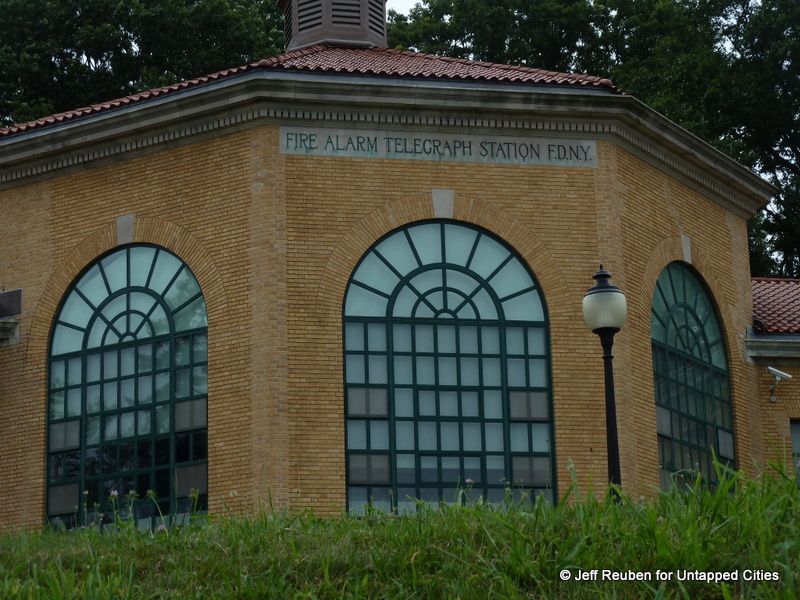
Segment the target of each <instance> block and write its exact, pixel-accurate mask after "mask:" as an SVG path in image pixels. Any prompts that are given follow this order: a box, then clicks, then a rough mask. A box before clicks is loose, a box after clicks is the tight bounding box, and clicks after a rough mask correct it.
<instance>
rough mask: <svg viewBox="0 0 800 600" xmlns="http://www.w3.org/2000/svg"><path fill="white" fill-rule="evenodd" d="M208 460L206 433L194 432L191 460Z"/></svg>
mask: <svg viewBox="0 0 800 600" xmlns="http://www.w3.org/2000/svg"><path fill="white" fill-rule="evenodd" d="M206 458H208V433H207V432H205V431H195V432H194V433H193V434H192V460H205V459H206Z"/></svg>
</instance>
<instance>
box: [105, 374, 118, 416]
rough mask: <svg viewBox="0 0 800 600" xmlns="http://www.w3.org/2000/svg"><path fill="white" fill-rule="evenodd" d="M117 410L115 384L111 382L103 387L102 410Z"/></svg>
mask: <svg viewBox="0 0 800 600" xmlns="http://www.w3.org/2000/svg"><path fill="white" fill-rule="evenodd" d="M116 408H117V382H116V381H111V382H109V383H107V384H105V385H104V386H103V410H114V409H116Z"/></svg>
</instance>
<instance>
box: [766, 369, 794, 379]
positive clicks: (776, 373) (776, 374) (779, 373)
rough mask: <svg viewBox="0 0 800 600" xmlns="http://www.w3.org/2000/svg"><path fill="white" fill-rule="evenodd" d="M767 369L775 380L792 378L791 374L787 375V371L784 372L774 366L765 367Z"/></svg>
mask: <svg viewBox="0 0 800 600" xmlns="http://www.w3.org/2000/svg"><path fill="white" fill-rule="evenodd" d="M767 370H768V371H769V372H770V373H771V374H772V376H773V377H774V378H775V381H788V380H789V379H791V378H792V376H791V375H789V373H785V372H784V371H781V370H780V369H776V368H775V367H767Z"/></svg>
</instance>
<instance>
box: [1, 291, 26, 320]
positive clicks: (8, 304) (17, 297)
mask: <svg viewBox="0 0 800 600" xmlns="http://www.w3.org/2000/svg"><path fill="white" fill-rule="evenodd" d="M21 312H22V290H21V289H18V290H8V291H5V292H0V319H2V318H3V317H13V316H14V315H18V314H20V313H21Z"/></svg>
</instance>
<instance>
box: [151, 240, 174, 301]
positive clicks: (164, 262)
mask: <svg viewBox="0 0 800 600" xmlns="http://www.w3.org/2000/svg"><path fill="white" fill-rule="evenodd" d="M180 268H181V261H180V260H178V259H177V258H176V257H175V256H173V255H172V254H170V253H169V252H165V251H164V250H160V251H159V253H158V258H156V265H155V268H154V269H153V275H152V277H151V278H150V289H151V290H153V291H154V292H156V293H157V294H159V295H162V294H163V293H164V289H165V288H166V287H167V284H168V283H169V282H170V280H172V278H173V277H174V275H175V273H176V272H177V271H178V269H180Z"/></svg>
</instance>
